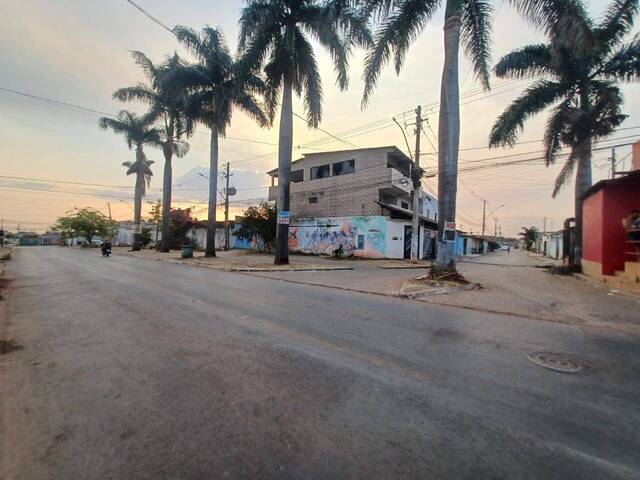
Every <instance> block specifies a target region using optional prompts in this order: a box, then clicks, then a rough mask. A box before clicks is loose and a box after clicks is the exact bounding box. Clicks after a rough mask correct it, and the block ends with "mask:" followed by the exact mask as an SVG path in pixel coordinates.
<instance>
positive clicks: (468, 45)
mask: <svg viewBox="0 0 640 480" xmlns="http://www.w3.org/2000/svg"><path fill="white" fill-rule="evenodd" d="M492 15H493V7H492V6H491V3H490V2H489V1H487V0H465V1H464V2H462V29H461V32H460V39H461V41H462V45H463V46H464V49H465V53H466V55H467V58H469V59H470V60H471V63H472V64H473V71H474V73H475V76H476V78H477V79H478V80H479V81H480V83H481V85H482V86H483V88H485V89H486V90H488V89H489V88H490V87H489V76H490V73H489V70H490V67H489V64H490V63H491V46H490V44H491V31H492V29H491V16H492Z"/></svg>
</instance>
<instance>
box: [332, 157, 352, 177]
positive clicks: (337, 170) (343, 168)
mask: <svg viewBox="0 0 640 480" xmlns="http://www.w3.org/2000/svg"><path fill="white" fill-rule="evenodd" d="M355 170H356V161H355V160H345V161H344V162H338V163H334V164H333V176H334V177H336V176H338V175H346V174H348V173H353V172H355Z"/></svg>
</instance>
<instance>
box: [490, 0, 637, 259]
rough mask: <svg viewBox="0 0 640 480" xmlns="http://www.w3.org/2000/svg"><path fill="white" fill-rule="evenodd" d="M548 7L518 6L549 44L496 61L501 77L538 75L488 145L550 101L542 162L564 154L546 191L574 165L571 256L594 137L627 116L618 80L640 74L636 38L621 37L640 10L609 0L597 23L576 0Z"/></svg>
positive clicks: (578, 239) (513, 132)
mask: <svg viewBox="0 0 640 480" xmlns="http://www.w3.org/2000/svg"><path fill="white" fill-rule="evenodd" d="M546 3H548V5H547V8H546V10H543V9H540V8H538V7H537V6H535V7H534V5H533V3H532V4H531V6H530V8H528V9H524V10H523V13H524V14H525V18H528V19H529V20H531V21H532V22H535V24H536V25H537V26H539V27H540V28H542V29H543V30H544V31H545V33H546V35H547V37H548V40H549V42H548V43H546V44H536V45H529V46H526V47H523V48H521V49H518V50H515V51H513V52H511V53H509V54H507V55H505V56H504V57H503V58H502V59H501V60H500V62H499V63H498V64H497V65H496V67H495V73H496V75H497V76H498V77H501V78H532V79H536V81H535V82H534V83H533V85H532V86H530V87H529V88H528V89H527V90H526V91H525V92H524V93H523V94H522V95H521V96H520V97H518V98H517V99H516V100H514V101H513V103H512V104H511V105H509V106H508V107H507V108H506V110H505V111H504V112H503V113H502V114H501V115H500V117H499V118H498V119H497V121H496V123H495V125H494V126H493V129H492V130H491V134H490V139H489V144H490V146H492V147H498V146H506V145H509V146H512V145H513V144H514V142H515V141H516V139H517V137H518V134H519V133H520V131H521V130H522V129H523V127H524V124H525V122H526V120H527V119H529V117H531V116H533V115H535V114H536V113H538V112H541V111H542V110H545V109H547V108H549V107H553V108H551V110H550V116H549V119H548V120H547V125H546V130H545V135H544V156H545V161H546V164H547V166H548V165H551V164H553V163H555V162H556V160H557V159H558V157H559V156H560V155H561V153H560V150H561V149H562V148H563V146H564V147H567V148H569V154H568V155H567V158H566V160H565V163H564V166H563V168H562V170H561V171H560V174H559V175H558V178H557V179H556V182H555V187H554V189H553V193H552V196H553V197H555V196H556V195H557V193H558V192H559V190H560V189H561V187H562V186H563V185H565V184H566V183H568V182H569V180H570V178H571V176H572V173H573V171H574V170H576V182H575V217H576V233H575V248H574V252H573V254H574V262H575V263H576V265H579V264H580V260H581V257H582V195H583V194H584V193H585V191H586V190H587V189H588V188H589V187H590V186H591V149H592V143H593V142H594V141H597V140H600V139H603V138H606V137H607V136H609V135H611V133H613V131H614V130H615V128H616V127H618V126H619V125H620V124H621V123H622V122H623V120H624V119H625V118H626V116H625V115H622V113H621V107H622V103H623V99H622V95H621V93H620V89H619V87H618V85H617V82H619V81H624V80H627V81H631V80H637V79H638V78H639V76H640V40H639V39H638V37H634V38H633V39H632V41H630V42H627V43H624V42H623V40H624V37H625V35H626V34H627V33H628V32H629V31H630V30H631V28H632V27H633V23H634V20H635V17H636V15H637V13H638V8H639V6H638V0H614V1H613V2H611V3H610V4H609V6H608V8H607V9H606V11H605V14H604V17H603V18H602V20H601V21H600V22H597V23H596V22H594V21H593V20H592V19H591V18H590V17H589V14H588V12H587V10H586V8H585V7H584V5H583V4H582V2H581V1H579V0H573V1H564V2H560V1H555V2H553V1H551V0H548V1H547V2H546Z"/></svg>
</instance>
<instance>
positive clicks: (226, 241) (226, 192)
mask: <svg viewBox="0 0 640 480" xmlns="http://www.w3.org/2000/svg"><path fill="white" fill-rule="evenodd" d="M224 176H225V178H226V180H227V183H226V187H225V189H224V249H225V250H229V177H230V176H231V174H230V173H229V162H227V171H226V173H225V175H224Z"/></svg>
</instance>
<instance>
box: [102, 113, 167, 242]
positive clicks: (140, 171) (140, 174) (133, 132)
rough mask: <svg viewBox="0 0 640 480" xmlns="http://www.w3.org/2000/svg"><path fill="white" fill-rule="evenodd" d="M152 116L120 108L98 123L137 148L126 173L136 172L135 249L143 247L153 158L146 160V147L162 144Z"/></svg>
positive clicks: (130, 146)
mask: <svg viewBox="0 0 640 480" xmlns="http://www.w3.org/2000/svg"><path fill="white" fill-rule="evenodd" d="M152 124H153V119H152V118H150V117H149V116H148V115H145V116H138V115H135V114H133V113H131V112H128V111H126V110H121V111H120V113H118V116H117V117H116V118H107V117H102V118H101V119H100V120H98V126H99V127H100V128H101V129H103V130H109V129H110V130H113V131H114V132H115V133H118V134H122V135H124V138H125V141H126V142H127V146H128V147H129V150H131V149H132V148H134V147H135V150H136V160H135V161H134V162H124V163H123V164H122V165H123V166H124V167H127V175H132V174H135V175H136V186H135V190H134V192H135V193H134V201H133V250H140V233H141V225H140V219H141V215H142V197H144V195H145V190H146V186H147V185H149V184H150V183H151V176H152V175H153V172H152V171H151V165H152V164H153V161H151V160H147V157H146V156H145V154H144V146H145V145H150V146H153V147H161V146H162V143H161V141H160V131H159V130H158V129H157V128H155V127H153V126H152Z"/></svg>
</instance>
